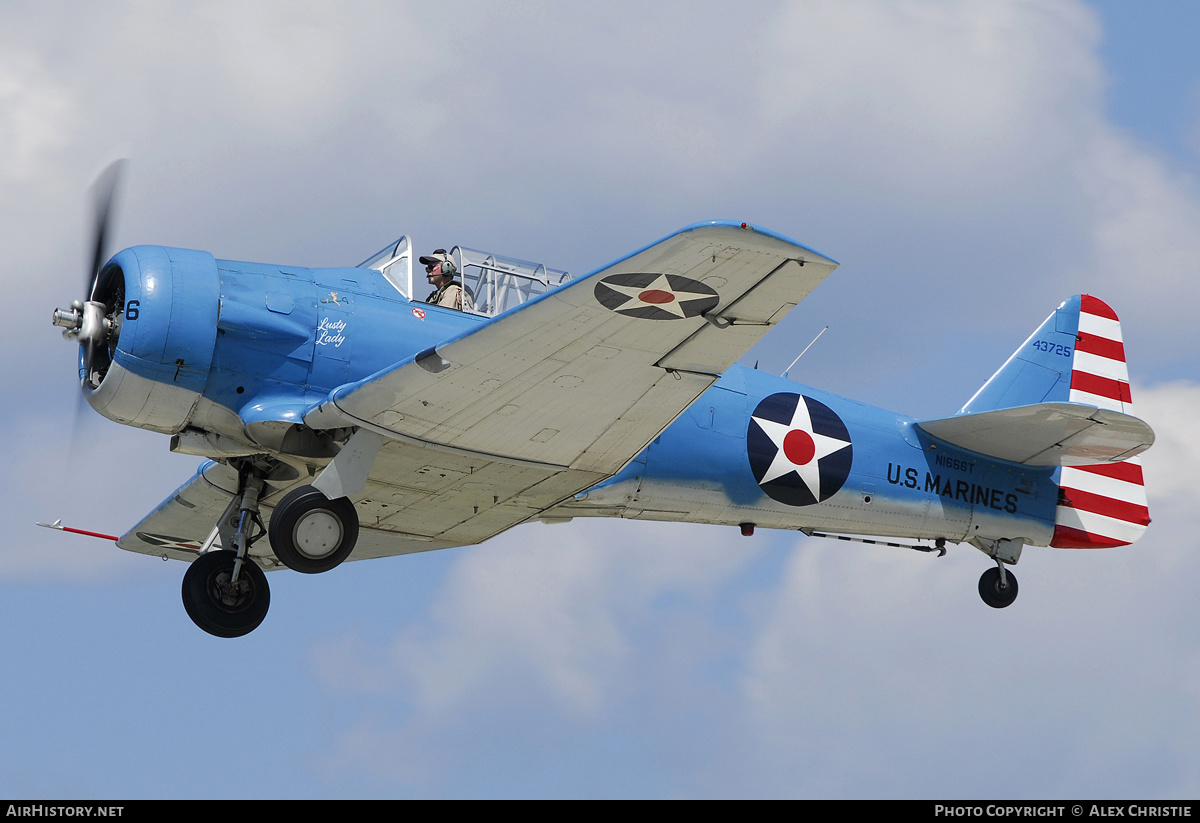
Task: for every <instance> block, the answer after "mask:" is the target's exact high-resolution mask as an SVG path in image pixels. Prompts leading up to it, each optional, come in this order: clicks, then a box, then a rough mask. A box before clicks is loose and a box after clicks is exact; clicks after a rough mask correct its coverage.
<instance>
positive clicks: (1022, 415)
mask: <svg viewBox="0 0 1200 823" xmlns="http://www.w3.org/2000/svg"><path fill="white" fill-rule="evenodd" d="M917 425H918V426H920V427H921V428H922V429H924V430H925V431H927V432H928V433H929V434H932V435H933V436H934V437H939V438H941V439H942V440H946V441H948V442H950V443H953V444H954V445H956V446H961V447H962V448H964V449H970V450H971V451H975V452H979V453H980V454H986V455H990V456H992V457H999V458H1000V459H1002V460H1010V461H1012V462H1014V463H1023V464H1025V465H1027V466H1087V465H1094V464H1097V463H1118V462H1121V461H1123V460H1128V459H1129V458H1130V457H1133V456H1135V455H1137V454H1140V453H1141V452H1143V451H1145V450H1146V449H1148V448H1150V446H1151V444H1153V443H1154V432H1153V431H1152V430H1151V429H1150V427H1149V426H1148V425H1147V424H1146V423H1145V422H1144V421H1142V420H1140V419H1138V418H1136V417H1134V416H1133V415H1129V414H1124V413H1122V412H1115V411H1109V410H1107V409H1099V408H1097V407H1095V406H1088V405H1085V404H1082V403H1035V404H1033V405H1029V406H1017V407H1015V408H1009V409H997V410H994V411H986V412H978V413H975V414H962V415H957V416H955V417H945V418H942V419H940V420H925V421H922V422H920V423H918V424H917Z"/></svg>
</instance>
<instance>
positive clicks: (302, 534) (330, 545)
mask: <svg viewBox="0 0 1200 823" xmlns="http://www.w3.org/2000/svg"><path fill="white" fill-rule="evenodd" d="M292 542H293V543H294V544H295V546H296V550H297V551H298V552H300V553H301V554H302V555H304V556H305V557H309V558H312V559H314V560H319V559H320V558H322V557H328V556H329V555H330V554H332V553H333V552H334V551H336V550H337V548H338V546H339V545H341V542H342V521H341V520H339V519H338V518H337V517H335V516H334V515H333V514H332V513H331V512H329V511H326V510H325V509H316V510H314V511H311V512H309V513H308V514H306V515H304V516H303V517H301V518H300V519H299V520H298V521H297V522H296V527H295V529H293V530H292Z"/></svg>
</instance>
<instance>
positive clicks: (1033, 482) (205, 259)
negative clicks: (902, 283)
mask: <svg viewBox="0 0 1200 823" xmlns="http://www.w3.org/2000/svg"><path fill="white" fill-rule="evenodd" d="M118 277H119V278H120V280H121V281H122V289H123V292H122V299H123V304H122V305H123V306H124V309H123V310H121V312H120V315H119V326H120V327H119V335H118V336H117V337H116V339H115V344H114V346H113V352H112V364H111V366H110V367H109V369H108V372H107V374H106V375H105V376H104V379H103V381H102V382H101V383H100V385H99V386H98V387H97V388H95V389H90V388H89V389H85V394H86V395H87V397H88V400H89V402H90V403H91V404H92V405H93V407H95V408H96V409H97V411H100V412H101V413H102V414H105V415H106V416H108V417H111V418H112V419H114V420H117V421H118V422H121V423H126V424H128V425H134V426H138V427H141V428H148V429H152V430H155V431H160V432H164V433H168V434H172V435H176V440H175V448H177V450H179V451H185V452H189V453H194V454H207V455H208V456H211V457H214V458H218V459H219V458H221V457H228V456H236V455H239V454H244V455H249V454H255V453H261V452H268V453H274V454H276V455H278V456H280V457H282V458H288V457H297V456H299V457H301V458H324V457H328V456H331V454H332V453H333V451H331V450H330V449H329V448H327V447H328V446H329V444H328V443H323V442H322V441H321V440H320V438H315V436H307V435H310V434H311V433H310V432H307V431H305V427H304V426H303V423H302V420H303V415H304V413H305V411H306V410H308V409H309V408H311V407H313V406H314V405H316V404H318V403H321V402H322V401H324V400H325V399H326V398H327V397H328V396H329V393H330V391H332V390H333V389H334V388H336V387H338V386H341V385H343V384H346V383H352V382H355V381H359V380H363V379H365V378H367V377H369V376H370V375H372V374H374V373H376V372H378V371H380V370H382V369H385V368H387V367H390V366H392V365H393V364H395V363H396V362H398V361H402V360H405V359H408V358H411V357H414V356H415V355H417V353H419V352H423V351H426V350H429V349H430V348H431V347H433V346H435V345H437V344H439V343H442V342H443V341H446V340H448V339H451V338H454V337H457V336H459V335H461V334H463V333H465V332H467V331H469V330H470V329H472V328H475V327H477V326H478V325H479V324H481V323H485V322H488V318H486V317H479V316H475V315H470V314H464V313H462V312H459V311H455V310H452V309H447V308H442V307H439V306H433V305H426V304H424V303H423V302H419V301H418V300H410V299H409V298H408V297H406V296H405V295H404V294H402V293H401V292H400V291H399V290H397V288H395V287H394V286H393V285H392V284H391V283H390V282H389V281H388V280H387V279H385V278H384V276H383V275H381V274H380V273H379V272H377V271H374V270H372V269H366V268H339V269H309V268H302V267H292V266H268V265H260V264H251V263H241V262H233V261H226V260H217V259H215V258H213V257H212V256H211V255H209V254H207V253H204V252H195V251H186V250H178V249H168V248H163V247H155V246H140V247H135V248H132V249H127V250H125V251H123V252H121V253H120V254H118V255H117V256H116V257H114V258H113V260H112V261H111V262H110V263H109V265H108V266H107V267H106V268H105V271H104V273H103V274H102V277H101V282H102V284H104V283H109V284H112V283H114V282H116V280H115V279H114V278H118ZM586 413H587V410H586V409H584V410H580V414H586ZM1056 499H1057V487H1056V485H1055V483H1054V481H1053V474H1052V470H1050V469H1045V468H1031V467H1027V466H1021V465H1018V464H1010V463H1006V462H1004V461H998V460H995V459H991V458H988V457H985V456H982V455H979V454H975V453H972V452H968V451H964V450H962V449H958V448H956V447H954V446H951V445H950V444H948V443H945V442H940V441H938V440H936V439H935V438H931V437H930V436H928V435H927V434H926V433H925V432H923V431H922V430H921V429H919V428H918V427H917V426H915V425H914V421H913V420H912V419H910V418H906V417H904V416H902V415H897V414H895V413H892V412H888V411H885V410H883V409H878V408H875V407H871V406H867V405H864V404H861V403H857V402H854V401H851V400H847V399H845V398H841V397H838V396H835V395H831V394H828V393H826V392H822V391H819V390H817V389H812V388H809V387H805V386H801V385H799V384H797V383H794V382H792V381H789V380H785V379H783V378H780V377H774V376H772V375H768V374H764V373H762V372H759V371H756V370H754V369H747V368H743V367H737V366H735V367H734V368H732V369H730V370H729V371H728V372H727V373H726V374H725V375H724V376H723V377H721V378H720V380H719V381H718V382H717V383H716V384H715V385H714V386H713V387H712V388H711V389H709V390H708V391H707V392H706V393H704V394H703V395H702V396H701V397H700V398H699V399H698V400H697V401H696V402H695V403H694V404H693V405H692V406H691V408H689V409H688V410H687V411H685V412H684V413H683V414H682V415H681V416H680V417H679V418H677V419H676V421H675V422H674V423H672V424H671V425H670V426H669V427H667V428H666V429H665V430H664V431H663V432H662V433H661V434H660V436H659V437H657V438H656V439H655V440H654V441H653V442H652V443H651V444H649V446H648V447H646V448H645V449H644V450H643V451H642V452H641V453H640V454H639V455H638V456H637V457H635V458H634V459H633V460H632V461H631V462H630V463H629V464H628V465H627V466H626V468H625V469H624V470H622V471H621V472H620V473H619V474H617V475H616V476H615V477H613V478H611V479H610V480H608V481H607V482H605V483H602V484H600V485H598V486H596V487H595V488H593V489H591V490H589V491H587V492H585V493H583V494H581V495H577V496H576V497H575V498H573V499H570V500H567V501H563V503H561V504H560V505H559V506H557V507H556V508H555V509H553V510H552V511H551V512H549V513H548V514H549V515H552V516H564V517H565V516H619V517H629V518H642V519H662V520H685V521H692V522H702V523H714V524H725V525H737V524H744V523H750V524H754V525H757V526H761V527H765V528H783V529H798V528H807V529H816V530H821V531H829V532H838V533H857V534H861V533H869V534H875V535H891V536H898V537H911V538H937V537H943V538H946V539H948V540H954V541H962V540H970V539H974V538H982V539H1000V538H1008V539H1021V540H1023V541H1024V542H1026V543H1032V544H1036V545H1045V544H1047V543H1049V542H1050V536H1051V533H1052V532H1053V525H1054V509H1055V504H1056Z"/></svg>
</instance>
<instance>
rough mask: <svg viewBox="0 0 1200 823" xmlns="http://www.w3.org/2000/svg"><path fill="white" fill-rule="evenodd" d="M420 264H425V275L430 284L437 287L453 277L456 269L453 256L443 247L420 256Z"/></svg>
mask: <svg viewBox="0 0 1200 823" xmlns="http://www.w3.org/2000/svg"><path fill="white" fill-rule="evenodd" d="M421 264H422V265H423V266H425V276H426V277H427V278H429V282H430V284H431V285H433V286H435V287H437V288H439V289H440V288H441V287H442V286H444V285H446V284H447V283H449V282H450V281H451V280H452V279H453V278H454V272H455V271H456V270H457V269H456V267H455V265H454V258H453V257H451V256H450V255H449V254H447V253H446V250H445V249H435V250H434V252H433V254H431V255H428V256H426V257H422V258H421Z"/></svg>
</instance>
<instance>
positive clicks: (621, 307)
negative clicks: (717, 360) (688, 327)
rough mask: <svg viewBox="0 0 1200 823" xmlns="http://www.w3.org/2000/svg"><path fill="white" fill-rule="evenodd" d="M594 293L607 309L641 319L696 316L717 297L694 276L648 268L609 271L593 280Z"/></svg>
mask: <svg viewBox="0 0 1200 823" xmlns="http://www.w3.org/2000/svg"><path fill="white" fill-rule="evenodd" d="M595 296H596V299H597V300H598V301H599V302H600V304H601V305H602V306H604V307H605V308H607V309H611V310H612V311H615V312H617V313H618V314H625V315H629V316H630V317H639V318H642V319H645V320H678V319H682V318H685V317H696V316H697V315H700V314H702V313H704V312H706V311H708V310H709V309H711V308H713V307H714V306H716V305H717V303H718V302H719V301H720V297H719V295H718V294H717V293H716V292H715V291H713V289H711V288H710V287H708V286H706V285H705V284H703V283H701V282H700V281H698V280H693V279H691V278H690V277H684V276H683V275H678V274H655V273H650V272H643V273H630V274H611V275H609V276H608V277H605V278H603V279H602V280H600V282H598V283H597V284H596V288H595Z"/></svg>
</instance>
